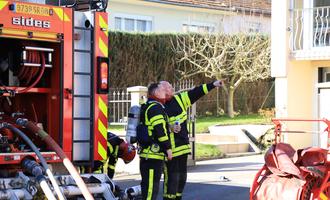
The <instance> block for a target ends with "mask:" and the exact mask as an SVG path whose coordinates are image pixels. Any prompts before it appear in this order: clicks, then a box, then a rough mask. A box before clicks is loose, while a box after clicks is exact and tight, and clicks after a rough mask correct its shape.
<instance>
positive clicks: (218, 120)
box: [196, 114, 271, 133]
mask: <svg viewBox="0 0 330 200" xmlns="http://www.w3.org/2000/svg"><path fill="white" fill-rule="evenodd" d="M240 124H271V121H270V119H269V118H264V117H263V116H260V115H258V114H251V115H239V116H236V117H235V118H229V117H227V116H221V117H213V116H212V117H199V118H197V119H196V133H205V132H208V127H209V126H212V125H240Z"/></svg>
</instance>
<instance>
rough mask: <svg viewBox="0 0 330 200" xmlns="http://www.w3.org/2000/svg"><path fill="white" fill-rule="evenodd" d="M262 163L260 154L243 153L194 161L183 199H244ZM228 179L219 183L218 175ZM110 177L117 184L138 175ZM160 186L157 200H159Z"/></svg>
mask: <svg viewBox="0 0 330 200" xmlns="http://www.w3.org/2000/svg"><path fill="white" fill-rule="evenodd" d="M263 163H264V160H263V156H262V155H257V156H245V157H236V158H226V159H218V160H208V161H200V162H197V164H196V166H193V167H189V169H188V180H187V185H186V188H185V191H184V194H183V199H184V200H204V199H205V200H233V199H239V200H245V199H249V189H250V186H251V184H252V182H253V179H254V176H255V174H256V173H257V171H258V170H259V169H260V168H261V167H262V165H263ZM222 176H224V177H226V178H229V179H230V181H228V182H223V181H221V177H222ZM114 180H115V181H116V183H117V184H118V185H119V186H120V187H121V188H125V187H130V186H134V185H137V184H139V183H140V175H130V176H124V175H118V176H115V178H114ZM161 194H162V190H161V189H160V192H159V195H158V199H157V200H161V199H162V198H161Z"/></svg>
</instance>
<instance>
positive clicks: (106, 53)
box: [99, 38, 108, 57]
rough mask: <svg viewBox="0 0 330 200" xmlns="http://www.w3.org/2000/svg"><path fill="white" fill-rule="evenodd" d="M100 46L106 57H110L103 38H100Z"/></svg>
mask: <svg viewBox="0 0 330 200" xmlns="http://www.w3.org/2000/svg"><path fill="white" fill-rule="evenodd" d="M99 48H100V50H101V52H102V54H103V56H104V57H108V46H107V45H106V44H105V43H104V42H103V40H102V39H101V38H99Z"/></svg>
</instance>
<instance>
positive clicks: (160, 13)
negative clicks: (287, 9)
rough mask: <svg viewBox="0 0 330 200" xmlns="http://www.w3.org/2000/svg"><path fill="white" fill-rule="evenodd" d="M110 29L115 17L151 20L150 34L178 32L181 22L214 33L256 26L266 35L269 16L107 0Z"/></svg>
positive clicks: (238, 30)
mask: <svg viewBox="0 0 330 200" xmlns="http://www.w3.org/2000/svg"><path fill="white" fill-rule="evenodd" d="M108 11H109V13H110V15H109V24H110V28H114V18H115V16H116V15H118V14H129V15H136V16H146V17H151V18H152V21H153V25H152V26H153V27H152V31H154V32H182V31H183V28H182V24H183V23H190V22H191V23H195V22H196V23H199V24H201V25H203V24H205V25H213V26H214V27H215V31H222V32H225V33H233V32H241V31H245V30H248V28H249V27H250V26H251V27H255V26H259V25H258V24H256V23H260V31H261V32H264V33H270V26H269V23H270V17H264V16H262V15H261V16H243V15H242V14H240V13H237V12H228V11H220V10H211V9H202V8H192V7H182V6H174V5H166V4H159V3H150V2H143V1H136V0H135V1H133V0H109V5H108Z"/></svg>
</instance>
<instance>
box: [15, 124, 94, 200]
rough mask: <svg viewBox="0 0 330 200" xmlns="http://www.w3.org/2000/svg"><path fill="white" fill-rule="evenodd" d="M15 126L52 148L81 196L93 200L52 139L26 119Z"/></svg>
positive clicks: (71, 165) (73, 168)
mask: <svg viewBox="0 0 330 200" xmlns="http://www.w3.org/2000/svg"><path fill="white" fill-rule="evenodd" d="M16 124H18V125H21V126H24V127H26V128H27V129H29V130H30V131H32V132H33V133H35V134H37V135H38V136H39V137H40V138H41V140H43V141H44V142H46V144H47V145H48V147H50V148H52V149H53V150H54V151H55V152H56V153H57V155H58V156H59V157H60V158H61V159H62V160H63V164H64V166H65V167H66V169H67V170H68V172H69V173H70V175H71V176H72V178H73V179H74V180H75V182H76V184H77V186H78V187H79V189H80V190H81V193H82V195H83V196H84V198H85V199H86V200H94V198H93V196H92V195H91V193H90V192H89V190H88V188H87V186H86V184H85V183H84V181H83V179H82V178H81V177H80V175H79V173H78V172H77V170H76V168H75V167H74V166H73V164H72V162H71V161H70V160H69V158H68V157H67V156H66V155H65V153H64V152H63V150H62V148H61V147H60V146H59V145H58V144H57V143H56V142H55V141H54V139H53V138H52V137H50V136H49V135H48V133H46V132H45V131H44V130H42V129H41V128H39V127H38V126H36V125H35V124H34V123H33V122H31V121H28V120H26V119H22V118H18V119H17V120H16Z"/></svg>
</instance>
